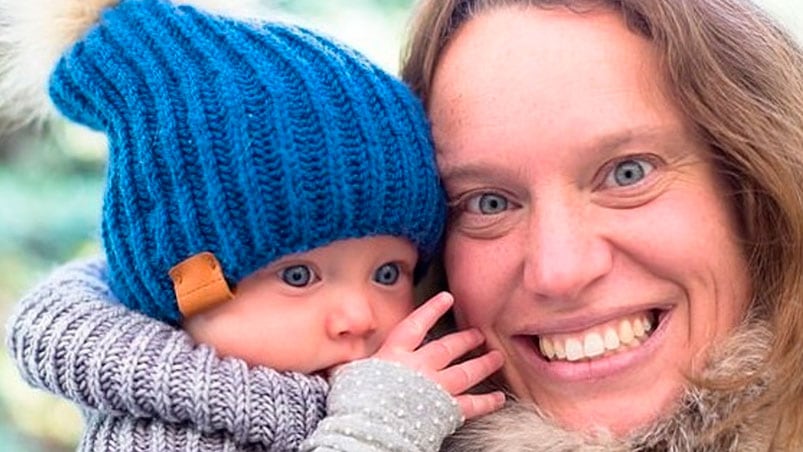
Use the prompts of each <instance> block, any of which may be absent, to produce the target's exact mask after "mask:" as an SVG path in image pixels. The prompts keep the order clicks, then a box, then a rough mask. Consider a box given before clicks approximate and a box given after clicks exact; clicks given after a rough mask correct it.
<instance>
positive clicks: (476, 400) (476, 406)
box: [455, 391, 505, 419]
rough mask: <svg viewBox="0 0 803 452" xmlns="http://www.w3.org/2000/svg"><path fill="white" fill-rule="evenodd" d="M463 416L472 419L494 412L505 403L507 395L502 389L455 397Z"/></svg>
mask: <svg viewBox="0 0 803 452" xmlns="http://www.w3.org/2000/svg"><path fill="white" fill-rule="evenodd" d="M455 400H457V405H458V406H459V407H460V412H461V413H463V417H465V418H466V419H471V418H474V417H479V416H483V415H486V414H489V413H492V412H494V411H496V410H498V409H499V408H502V405H504V404H505V395H504V394H503V393H502V391H494V392H490V393H488V394H463V395H460V396H457V397H455Z"/></svg>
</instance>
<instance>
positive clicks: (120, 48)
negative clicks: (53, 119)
mask: <svg viewBox="0 0 803 452" xmlns="http://www.w3.org/2000/svg"><path fill="white" fill-rule="evenodd" d="M50 95H51V98H52V100H53V102H54V104H55V105H56V106H57V107H58V108H59V109H60V110H61V111H62V112H63V113H64V114H65V115H66V116H67V117H68V118H70V119H72V120H73V121H76V122H78V123H82V124H85V125H88V126H90V127H93V128H95V129H98V130H101V131H103V132H104V133H106V135H107V136H108V139H109V163H108V178H107V186H106V190H105V195H104V207H103V219H102V228H101V229H102V238H103V245H104V248H105V250H106V253H107V258H108V262H109V266H110V272H111V282H112V288H113V290H114V292H115V294H117V296H118V299H120V300H121V302H122V303H125V304H126V305H128V306H131V307H133V308H135V309H137V310H140V311H141V312H143V313H145V314H147V315H149V316H153V317H155V318H158V319H162V320H166V321H169V322H173V323H177V322H178V321H179V320H180V315H179V312H178V309H177V306H176V303H175V300H174V298H172V293H173V286H172V282H171V280H170V278H169V276H168V271H169V270H170V268H172V267H173V266H174V265H176V264H178V263H179V262H181V261H182V260H184V259H186V258H188V257H190V256H192V255H195V254H197V253H199V252H202V251H210V252H212V253H214V254H215V256H216V257H217V258H218V260H219V261H220V262H221V264H222V267H223V271H224V275H225V277H226V279H227V280H229V282H231V283H235V284H236V283H237V282H239V281H240V280H241V279H242V278H244V277H245V276H247V275H249V274H250V273H252V272H254V271H256V270H258V269H259V268H261V267H263V266H265V265H267V264H269V263H270V262H271V261H273V260H275V259H276V258H278V257H281V256H283V255H287V254H291V253H296V252H301V251H307V250H310V249H312V248H316V247H318V246H322V245H325V244H328V243H330V242H332V241H335V240H339V239H347V238H355V237H366V236H372V235H392V236H400V237H404V238H407V239H409V240H410V241H411V242H412V243H413V244H414V245H415V246H416V247H417V248H418V251H419V255H420V256H419V257H420V258H421V260H422V262H424V263H426V261H427V260H429V258H430V257H431V256H432V255H433V253H434V252H435V250H436V248H437V247H438V245H439V241H440V237H441V232H442V230H443V224H444V219H445V197H444V193H443V190H442V189H441V187H440V185H439V179H438V176H437V171H436V167H435V161H434V155H433V154H434V153H433V148H432V144H431V139H430V134H429V127H428V123H427V121H426V118H425V114H424V111H423V108H422V107H421V105H420V102H419V101H418V99H416V98H415V96H414V95H413V94H412V93H411V92H410V91H409V90H408V89H407V88H406V87H405V86H404V85H403V84H402V83H401V82H400V81H398V80H397V79H396V78H394V77H392V76H390V75H389V74H387V73H386V72H384V71H383V70H381V69H380V68H378V67H377V66H375V65H373V64H372V63H370V62H369V61H367V60H366V59H365V58H363V57H362V56H361V55H359V54H358V53H357V52H355V51H353V50H352V49H349V48H348V47H346V46H344V45H341V44H338V43H336V42H334V41H332V40H330V39H327V38H325V37H323V36H321V35H319V34H316V33H314V32H312V31H309V30H305V29H302V28H299V27H294V26H290V25H285V24H278V23H264V24H260V23H247V22H243V21H237V20H234V19H228V18H223V17H218V16H213V15H210V14H207V13H204V12H201V11H199V10H196V9H194V8H192V7H190V6H174V5H171V4H170V3H169V2H166V1H164V0H122V1H121V2H120V3H119V4H117V5H115V6H113V7H111V8H109V9H107V10H106V11H105V12H104V13H103V14H102V15H101V17H100V19H99V22H98V23H97V24H95V25H94V26H93V27H91V28H90V29H89V30H88V31H87V33H86V34H84V35H83V37H82V38H80V39H79V40H78V42H76V43H75V44H74V45H72V46H71V47H70V48H69V50H68V51H67V52H66V53H65V54H64V55H63V56H62V58H61V59H60V60H59V62H58V63H57V65H56V67H55V69H54V71H53V74H52V76H51V79H50Z"/></svg>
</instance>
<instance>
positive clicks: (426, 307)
mask: <svg viewBox="0 0 803 452" xmlns="http://www.w3.org/2000/svg"><path fill="white" fill-rule="evenodd" d="M453 302H454V298H453V297H452V295H451V294H450V293H448V292H441V293H439V294H437V295H435V296H434V297H432V298H430V299H429V300H428V301H427V302H425V303H424V304H422V305H421V306H419V307H418V309H416V310H415V311H413V312H412V313H411V314H410V315H408V316H407V317H405V319H404V320H402V321H401V322H399V324H398V325H396V326H395V327H394V328H393V330H391V332H390V334H388V337H387V339H385V343H384V345H383V346H382V348H387V347H390V348H402V349H404V350H409V351H412V350H415V349H416V347H418V346H419V345H420V344H421V342H422V341H423V340H424V337H425V336H426V335H427V332H428V331H429V329H430V328H432V327H433V326H434V325H435V322H437V321H438V319H439V318H440V317H441V316H442V315H443V314H445V313H446V311H448V310H449V308H451V307H452V303H453Z"/></svg>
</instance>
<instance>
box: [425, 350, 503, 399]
mask: <svg viewBox="0 0 803 452" xmlns="http://www.w3.org/2000/svg"><path fill="white" fill-rule="evenodd" d="M504 362H505V360H504V358H503V357H502V353H500V352H499V351H497V350H492V351H490V352H488V353H486V354H484V355H482V356H479V357H477V358H472V359H469V360H467V361H464V362H462V363H459V364H455V365H454V366H451V367H449V368H446V369H444V370H442V371H440V372H438V375H437V377H436V379H437V381H438V383H439V384H440V385H441V386H442V387H443V389H445V390H446V392H448V393H449V394H452V395H456V394H462V393H463V392H465V391H467V390H468V389H470V388H472V387H474V386H475V385H476V384H477V383H479V382H481V381H482V380H485V379H486V378H488V377H489V376H491V374H493V373H494V372H496V371H497V370H499V369H500V368H501V367H502V364H504Z"/></svg>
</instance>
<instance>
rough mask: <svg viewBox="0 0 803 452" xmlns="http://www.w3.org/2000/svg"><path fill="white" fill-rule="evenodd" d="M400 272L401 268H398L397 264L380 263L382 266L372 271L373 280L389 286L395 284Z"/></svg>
mask: <svg viewBox="0 0 803 452" xmlns="http://www.w3.org/2000/svg"><path fill="white" fill-rule="evenodd" d="M400 273H401V270H400V269H399V264H395V263H387V264H382V266H381V267H379V268H377V269H376V272H374V281H376V282H378V283H379V284H384V285H386V286H391V285H393V284H396V281H398V280H399V274H400Z"/></svg>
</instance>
